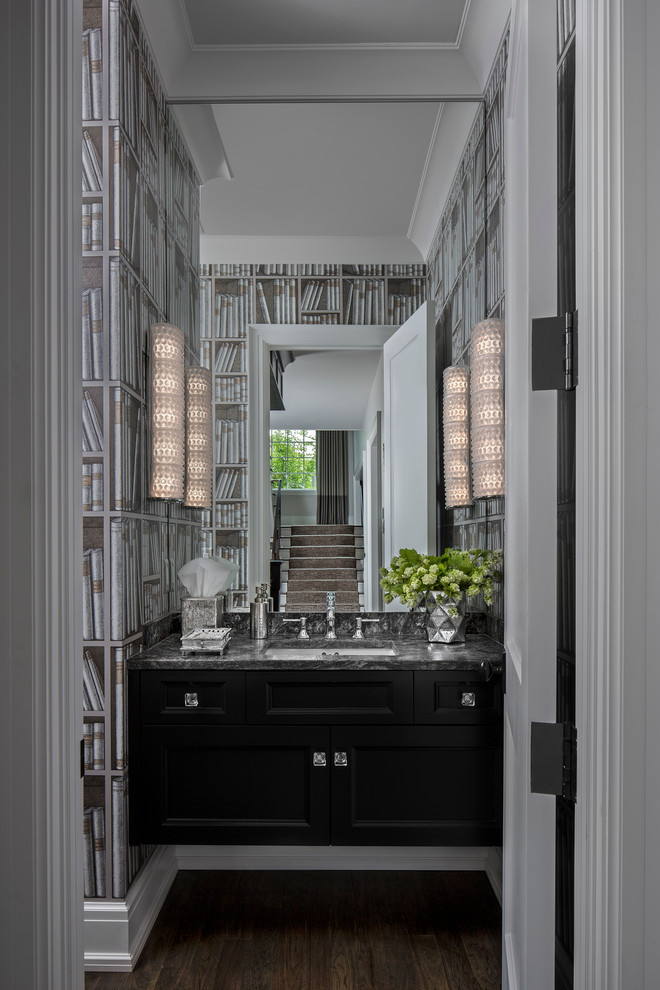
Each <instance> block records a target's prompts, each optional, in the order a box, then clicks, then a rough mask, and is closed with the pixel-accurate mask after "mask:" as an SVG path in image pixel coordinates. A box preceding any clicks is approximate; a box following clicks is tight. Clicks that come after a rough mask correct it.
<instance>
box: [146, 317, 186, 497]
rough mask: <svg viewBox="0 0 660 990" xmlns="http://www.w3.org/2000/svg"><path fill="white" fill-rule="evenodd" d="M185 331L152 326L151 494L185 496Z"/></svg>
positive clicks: (166, 326)
mask: <svg viewBox="0 0 660 990" xmlns="http://www.w3.org/2000/svg"><path fill="white" fill-rule="evenodd" d="M183 348H184V337H183V331H182V330H179V328H178V327H173V326H171V325H170V324H169V323H154V324H153V325H152V327H151V480H150V484H149V495H150V496H151V498H172V499H182V498H183V472H184V464H185V453H186V451H185V407H184V395H183V385H184V372H183V367H184V353H183Z"/></svg>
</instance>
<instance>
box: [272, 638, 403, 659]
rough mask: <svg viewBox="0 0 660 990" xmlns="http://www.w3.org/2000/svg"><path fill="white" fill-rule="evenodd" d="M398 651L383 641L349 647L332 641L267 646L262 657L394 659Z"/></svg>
mask: <svg viewBox="0 0 660 990" xmlns="http://www.w3.org/2000/svg"><path fill="white" fill-rule="evenodd" d="M398 652H399V651H398V650H397V648H396V646H395V645H394V643H392V642H391V641H390V640H385V641H383V642H381V643H379V644H378V645H375V644H374V643H373V641H372V642H369V641H365V642H357V643H355V645H350V646H335V645H334V644H333V643H332V641H324V642H322V643H317V645H316V646H310V645H309V644H305V646H298V645H297V644H296V643H287V645H286V646H268V647H267V648H266V650H265V651H264V655H265V656H266V657H269V658H270V659H271V660H297V659H299V658H300V657H314V658H315V659H319V658H321V657H395V656H397V655H398Z"/></svg>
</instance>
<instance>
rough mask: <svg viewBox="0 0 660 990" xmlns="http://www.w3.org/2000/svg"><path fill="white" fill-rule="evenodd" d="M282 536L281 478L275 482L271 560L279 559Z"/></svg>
mask: <svg viewBox="0 0 660 990" xmlns="http://www.w3.org/2000/svg"><path fill="white" fill-rule="evenodd" d="M281 537H282V480H281V479H280V480H279V481H278V482H277V495H276V496H275V506H274V508H273V541H272V543H271V555H270V556H271V560H279V559H280V540H281Z"/></svg>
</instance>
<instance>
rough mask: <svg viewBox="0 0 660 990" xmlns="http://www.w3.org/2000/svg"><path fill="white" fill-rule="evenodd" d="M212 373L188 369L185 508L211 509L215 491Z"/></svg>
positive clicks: (205, 369) (207, 370) (201, 369)
mask: <svg viewBox="0 0 660 990" xmlns="http://www.w3.org/2000/svg"><path fill="white" fill-rule="evenodd" d="M211 388H212V383H211V372H210V371H209V369H208V368H187V369H186V494H185V498H184V505H188V506H191V507H192V508H198V509H208V508H210V506H211V503H212V491H213V447H212V444H213V409H212V403H211Z"/></svg>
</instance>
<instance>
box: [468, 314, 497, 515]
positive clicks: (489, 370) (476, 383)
mask: <svg viewBox="0 0 660 990" xmlns="http://www.w3.org/2000/svg"><path fill="white" fill-rule="evenodd" d="M470 423H471V429H472V494H473V495H474V497H475V498H490V497H493V496H495V495H503V494H504V324H503V323H502V321H501V320H484V321H483V323H477V325H476V327H475V328H474V330H473V331H472V343H471V347H470Z"/></svg>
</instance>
